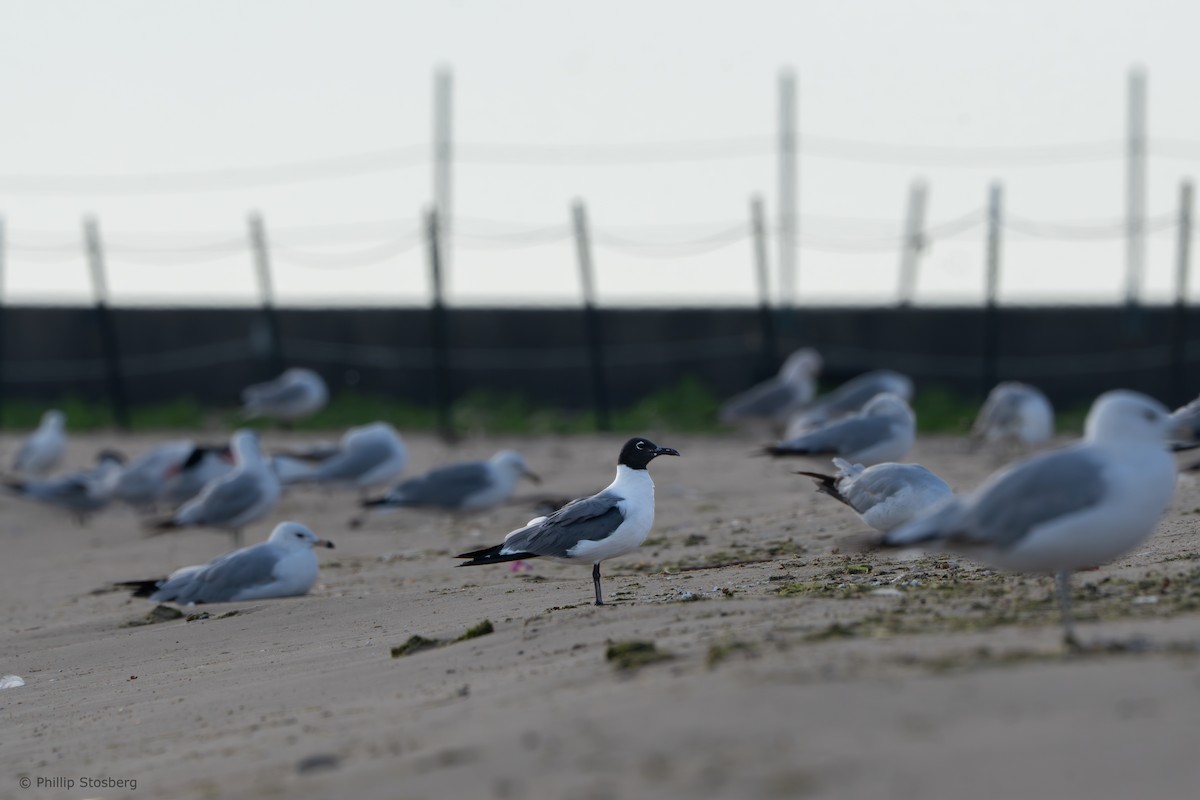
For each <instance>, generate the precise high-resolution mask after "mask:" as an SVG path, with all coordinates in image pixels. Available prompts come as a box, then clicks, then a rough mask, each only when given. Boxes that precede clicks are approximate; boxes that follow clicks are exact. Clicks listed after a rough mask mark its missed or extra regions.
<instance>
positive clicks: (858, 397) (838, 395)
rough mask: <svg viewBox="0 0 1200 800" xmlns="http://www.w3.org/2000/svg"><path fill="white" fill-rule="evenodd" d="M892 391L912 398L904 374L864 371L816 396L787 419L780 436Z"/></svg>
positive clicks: (794, 434)
mask: <svg viewBox="0 0 1200 800" xmlns="http://www.w3.org/2000/svg"><path fill="white" fill-rule="evenodd" d="M885 392H888V393H891V394H894V395H896V396H897V397H899V398H901V399H902V400H904V401H905V402H909V401H911V400H912V396H913V383H912V380H911V379H910V378H909V377H908V376H907V375H901V374H900V373H899V372H895V371H893V370H890V369H877V370H874V371H872V372H866V373H863V374H862V375H859V376H858V377H856V378H851V379H850V380H848V381H846V382H845V383H843V384H842V385H841V386H839V387H837V388H836V389H834V390H833V391H832V392H830V393H829V394H826V395H823V396H821V397H819V398H817V400H816V402H814V403H813V404H812V405H810V406H808V407H806V408H802V409H800V410H799V411H797V412H796V413H795V414H793V415H792V416H791V418H790V419H788V426H787V431H786V432H785V433H784V438H786V439H792V438H795V437H797V436H800V435H801V434H803V433H806V432H808V431H810V430H812V429H814V428H817V427H820V426H821V425H824V424H826V423H827V422H832V421H833V420H836V419H840V418H841V417H845V416H849V415H851V414H856V413H858V412H859V411H861V410H862V409H863V407H864V406H866V404H867V403H869V402H870V401H871V398H872V397H874V396H875V395H877V394H883V393H885Z"/></svg>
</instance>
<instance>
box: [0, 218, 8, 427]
mask: <svg viewBox="0 0 1200 800" xmlns="http://www.w3.org/2000/svg"><path fill="white" fill-rule="evenodd" d="M7 255H8V240H7V239H6V238H5V229H4V218H3V217H0V430H3V429H4V398H5V396H6V395H7V387H5V385H4V361H5V358H6V357H7V353H6V352H5V350H6V346H7V344H8V337H7V336H6V334H7V330H6V327H7V326H6V325H5V322H6V320H5V313H4V278H5V267H7V266H8V265H7V264H6V263H5V258H6V257H7Z"/></svg>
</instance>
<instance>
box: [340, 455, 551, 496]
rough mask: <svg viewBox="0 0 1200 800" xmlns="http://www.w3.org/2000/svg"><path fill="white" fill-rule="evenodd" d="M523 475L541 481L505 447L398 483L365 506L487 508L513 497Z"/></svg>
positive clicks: (518, 456)
mask: <svg viewBox="0 0 1200 800" xmlns="http://www.w3.org/2000/svg"><path fill="white" fill-rule="evenodd" d="M522 477H526V478H529V479H530V480H531V481H534V482H535V483H536V482H539V481H540V480H541V479H540V478H538V476H537V475H534V474H533V473H532V472H531V471H530V470H529V467H528V466H527V465H526V464H525V459H524V458H523V457H522V456H521V454H520V453H518V452H516V451H514V450H502V451H500V452H499V453H496V455H494V456H492V457H491V458H490V459H489V460H487V461H466V462H463V463H460V464H450V465H449V466H445V467H439V468H438V469H435V470H431V471H430V472H427V473H425V474H424V475H418V476H416V477H413V478H409V479H408V480H406V481H404V482H402V483H400V484H399V485H397V486H395V487H394V488H393V489H392V490H391V491H390V492H388V493H387V494H385V495H384V496H383V497H380V498H377V499H374V500H364V501H362V506H363V507H364V508H374V509H387V508H434V509H440V510H442V511H486V510H487V509H489V508H492V507H494V506H498V505H500V504H501V503H503V502H505V501H506V500H508V498H510V497H512V493H513V492H514V491H515V490H516V488H517V481H519V480H520V479H521V478H522Z"/></svg>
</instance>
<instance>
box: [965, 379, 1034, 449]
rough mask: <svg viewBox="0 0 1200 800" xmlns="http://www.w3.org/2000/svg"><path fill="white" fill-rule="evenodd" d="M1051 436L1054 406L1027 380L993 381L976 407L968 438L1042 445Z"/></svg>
mask: <svg viewBox="0 0 1200 800" xmlns="http://www.w3.org/2000/svg"><path fill="white" fill-rule="evenodd" d="M1053 435H1054V408H1053V406H1051V405H1050V400H1049V399H1048V398H1047V397H1046V395H1044V394H1043V393H1042V392H1041V390H1040V389H1038V388H1037V387H1034V386H1030V385H1029V384H1027V383H1019V382H1017V381H1004V382H1002V383H998V384H996V386H995V387H994V388H993V389H992V391H991V392H989V393H988V396H987V399H986V400H985V401H984V403H983V406H982V407H981V408H980V409H979V416H977V417H976V418H975V423H974V425H972V426H971V437H972V438H973V439H975V440H976V441H982V442H984V443H986V444H1006V445H1014V446H1016V447H1028V446H1030V445H1039V444H1044V443H1046V442H1048V441H1050V437H1052V436H1053Z"/></svg>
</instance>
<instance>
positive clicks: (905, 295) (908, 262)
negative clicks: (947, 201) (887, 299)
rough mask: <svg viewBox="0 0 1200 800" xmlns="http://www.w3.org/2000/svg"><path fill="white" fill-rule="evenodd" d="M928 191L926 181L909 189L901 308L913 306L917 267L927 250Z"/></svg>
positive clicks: (901, 284) (898, 293)
mask: <svg viewBox="0 0 1200 800" xmlns="http://www.w3.org/2000/svg"><path fill="white" fill-rule="evenodd" d="M926 197H927V190H926V187H925V182H924V181H920V180H917V181H913V183H912V186H910V187H909V189H908V209H907V211H906V212H905V215H904V239H903V241H902V242H901V243H900V287H899V290H898V292H897V296H898V300H899V303H900V305H901V306H905V307H907V306H911V305H912V302H913V297H914V296H915V295H916V293H917V265H918V262H919V260H920V258H921V252H922V251H923V250H924V249H925V205H926V202H925V200H926Z"/></svg>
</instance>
